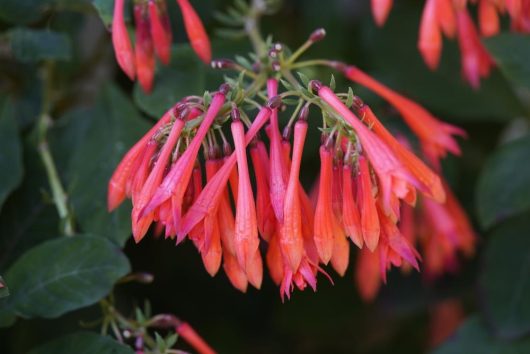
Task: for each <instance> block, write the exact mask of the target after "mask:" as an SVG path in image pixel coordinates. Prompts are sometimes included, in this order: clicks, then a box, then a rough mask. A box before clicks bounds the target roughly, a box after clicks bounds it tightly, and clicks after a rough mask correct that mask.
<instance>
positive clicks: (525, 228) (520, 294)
mask: <svg viewBox="0 0 530 354" xmlns="http://www.w3.org/2000/svg"><path fill="white" fill-rule="evenodd" d="M529 235H530V220H529V219H528V215H525V216H522V217H519V218H517V219H511V220H509V221H506V222H505V223H504V224H502V225H500V226H499V227H498V228H497V229H495V231H494V232H493V234H492V235H491V237H490V239H489V241H488V244H487V246H486V251H485V254H484V269H483V271H482V274H481V276H480V278H479V287H480V290H481V295H482V304H483V310H484V314H485V316H486V318H487V320H488V322H489V323H490V324H491V326H492V327H493V328H494V329H495V333H496V334H497V335H499V336H502V337H508V338H514V337H518V336H521V335H523V334H525V333H528V332H530V302H529V300H528V299H530V237H528V236H529Z"/></svg>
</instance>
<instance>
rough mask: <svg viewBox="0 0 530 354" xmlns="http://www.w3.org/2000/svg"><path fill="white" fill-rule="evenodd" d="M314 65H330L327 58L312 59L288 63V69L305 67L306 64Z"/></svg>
mask: <svg viewBox="0 0 530 354" xmlns="http://www.w3.org/2000/svg"><path fill="white" fill-rule="evenodd" d="M315 65H321V66H322V65H323V66H331V65H330V62H329V60H326V59H313V60H306V61H300V62H298V63H288V69H289V70H293V69H300V68H305V67H307V66H315Z"/></svg>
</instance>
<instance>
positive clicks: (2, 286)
mask: <svg viewBox="0 0 530 354" xmlns="http://www.w3.org/2000/svg"><path fill="white" fill-rule="evenodd" d="M7 296H9V288H8V287H7V284H6V282H5V281H4V278H2V277H1V276H0V298H3V297H7Z"/></svg>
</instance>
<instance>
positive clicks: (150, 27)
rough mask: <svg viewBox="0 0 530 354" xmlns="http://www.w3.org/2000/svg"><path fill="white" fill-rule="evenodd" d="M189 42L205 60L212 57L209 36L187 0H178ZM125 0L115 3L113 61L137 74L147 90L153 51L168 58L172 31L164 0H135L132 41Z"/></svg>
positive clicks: (151, 78) (152, 72)
mask: <svg viewBox="0 0 530 354" xmlns="http://www.w3.org/2000/svg"><path fill="white" fill-rule="evenodd" d="M177 3H178V5H179V7H180V10H181V12H182V17H183V18H184V27H185V28H186V33H187V34H188V38H189V41H190V45H191V46H192V48H193V49H194V51H195V52H196V53H197V55H198V56H199V58H200V59H201V60H202V61H204V62H205V63H209V62H210V60H211V49H210V40H209V38H208V35H207V34H206V31H205V29H204V26H203V24H202V22H201V20H200V18H199V16H198V15H197V13H196V12H195V10H194V9H193V7H192V6H191V4H190V3H189V1H188V0H178V1H177ZM125 6H126V0H116V1H115V3H114V19H113V22H112V43H113V45H114V52H115V55H116V61H117V62H118V65H119V66H120V68H121V69H122V70H123V71H124V72H125V74H126V75H127V76H128V77H129V78H130V79H131V80H134V79H135V78H138V81H139V83H140V86H141V87H142V89H143V90H144V91H145V92H147V93H149V92H151V90H152V88H153V82H154V76H155V55H156V57H158V59H159V60H160V61H161V62H162V64H164V65H168V64H169V62H170V60H171V43H172V39H173V34H172V32H171V23H170V21H169V14H168V12H167V7H166V1H165V0H135V1H134V9H133V14H134V25H135V44H134V46H133V44H132V43H131V39H130V38H129V33H128V31H127V26H126V23H125V17H124V12H125Z"/></svg>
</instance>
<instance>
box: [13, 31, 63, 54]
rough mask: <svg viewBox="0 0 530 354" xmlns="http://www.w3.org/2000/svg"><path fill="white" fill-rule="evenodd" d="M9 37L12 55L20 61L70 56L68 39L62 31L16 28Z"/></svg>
mask: <svg viewBox="0 0 530 354" xmlns="http://www.w3.org/2000/svg"><path fill="white" fill-rule="evenodd" d="M9 38H10V39H11V50H12V51H13V55H14V56H15V58H17V59H18V60H20V61H22V62H28V63H29V62H37V61H40V60H69V59H70V58H71V56H72V48H71V43H70V39H69V38H68V36H67V35H66V34H64V33H60V32H54V31H50V30H33V29H28V28H16V29H14V30H11V31H10V32H9Z"/></svg>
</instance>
